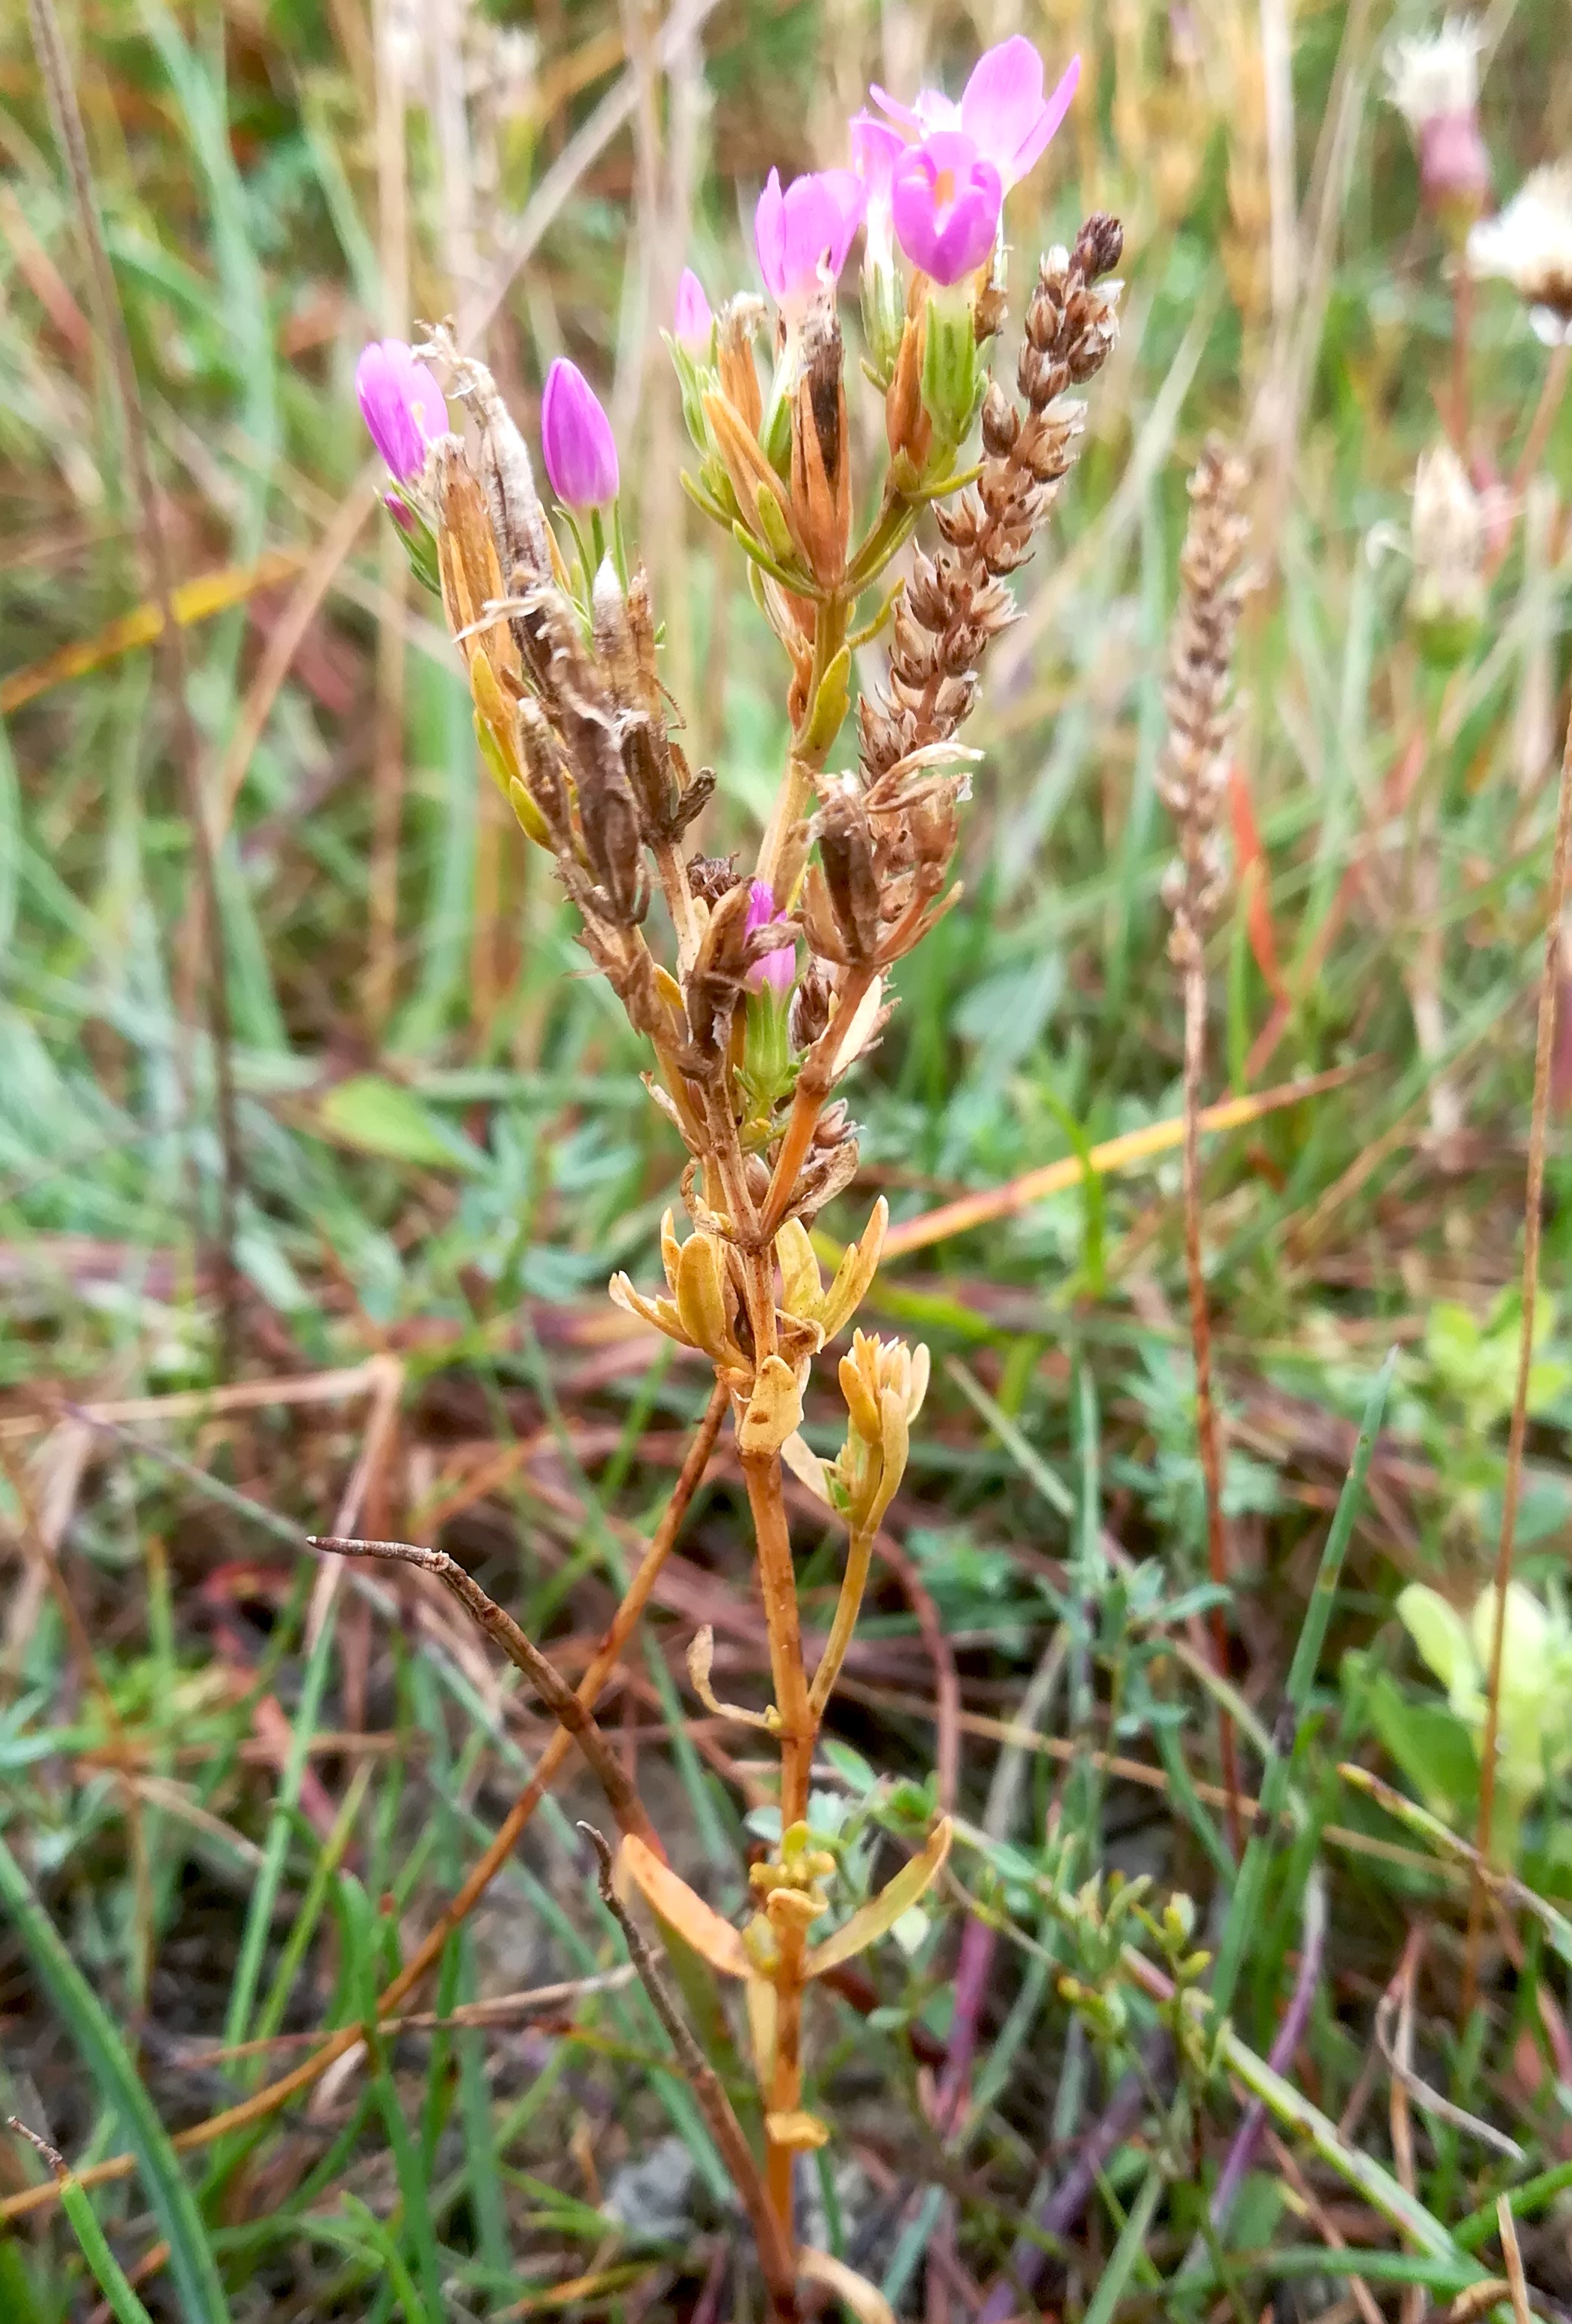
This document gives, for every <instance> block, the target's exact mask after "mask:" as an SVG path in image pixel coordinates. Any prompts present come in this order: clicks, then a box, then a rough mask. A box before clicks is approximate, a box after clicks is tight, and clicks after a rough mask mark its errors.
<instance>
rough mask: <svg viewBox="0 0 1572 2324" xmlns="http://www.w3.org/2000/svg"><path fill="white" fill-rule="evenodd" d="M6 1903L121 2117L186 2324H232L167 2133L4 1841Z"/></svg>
mask: <svg viewBox="0 0 1572 2324" xmlns="http://www.w3.org/2000/svg"><path fill="white" fill-rule="evenodd" d="M0 1904H4V1905H5V1910H6V1912H7V1914H9V1916H10V1918H11V1920H12V1922H13V1923H14V1926H15V1929H16V1932H17V1934H18V1936H20V1938H21V1939H22V1941H23V1945H24V1946H25V1948H26V1950H27V1956H28V1959H29V1960H30V1961H31V1962H32V1966H33V1969H34V1970H35V1971H36V1973H37V1975H38V1978H39V1981H40V1983H41V1984H42V1986H43V1987H44V1988H45V1990H46V1991H47V1992H48V1994H49V1997H50V1998H51V2001H52V2002H53V2004H54V2006H55V2008H56V2009H57V2010H58V2011H59V2013H60V2017H61V2018H62V2020H63V2021H64V2023H65V2024H66V2026H67V2027H68V2028H69V2033H70V2035H71V2039H72V2040H73V2042H74V2043H76V2045H77V2047H78V2049H79V2051H80V2052H81V2054H82V2056H83V2058H84V2060H85V2061H86V2062H87V2065H88V2070H89V2071H90V2072H91V2074H92V2077H93V2080H94V2081H95V2082H96V2083H97V2087H98V2089H99V2092H100V2094H101V2096H102V2097H103V2098H104V2099H105V2100H106V2103H107V2104H108V2105H109V2106H111V2107H114V2109H115V2111H116V2114H117V2115H118V2116H120V2119H121V2122H122V2125H123V2126H124V2131H125V2142H126V2144H127V2145H128V2146H129V2147H130V2149H131V2151H132V2153H134V2155H135V2157H136V2164H137V2169H138V2170H139V2172H141V2174H142V2181H143V2186H144V2187H145V2189H146V2190H147V2197H148V2201H149V2202H150V2204H151V2205H152V2207H153V2215H154V2217H155V2218H157V2220H158V2223H159V2227H160V2228H161V2229H162V2234H163V2236H164V2239H165V2241H166V2242H167V2243H168V2245H169V2247H170V2259H169V2268H170V2274H171V2278H172V2280H173V2282H174V2284H175V2288H176V2291H177V2292H178V2294H179V2296H180V2306H181V2309H182V2310H183V2311H184V2314H185V2316H186V2319H187V2324H227V2319H228V2316H229V2303H228V2301H227V2299H226V2298H225V2294H224V2286H223V2283H222V2282H221V2281H220V2280H219V2275H218V2268H217V2261H216V2260H215V2258H214V2256H213V2249H212V2246H211V2245H210V2244H209V2243H208V2234H207V2229H206V2227H204V2226H203V2223H202V2217H201V2214H200V2212H199V2210H198V2208H197V2200H196V2197H195V2196H194V2195H193V2193H192V2191H191V2189H190V2185H189V2183H188V2181H187V2180H186V2177H185V2174H184V2172H182V2171H181V2169H180V2163H179V2162H178V2161H177V2160H176V2157H175V2152H174V2149H173V2147H172V2146H171V2144H170V2139H169V2133H168V2132H167V2131H166V2130H165V2128H164V2126H163V2125H162V2122H161V2121H160V2120H159V2118H158V2115H157V2112H156V2111H155V2109H154V2107H153V2100H152V2099H151V2098H149V2096H148V2094H147V2091H146V2089H144V2087H143V2082H142V2078H141V2076H140V2075H139V2074H138V2073H137V2070H136V2068H135V2065H134V2063H133V2061H132V2058H131V2054H130V2052H128V2051H127V2049H126V2047H125V2043H124V2042H123V2041H122V2040H121V2038H120V2034H119V2032H118V2029H117V2028H116V2024H115V2022H114V2020H113V2018H111V2016H110V2015H109V2013H108V2011H107V2010H106V2008H105V2006H104V2005H103V2003H102V2002H101V2001H100V2000H99V1998H98V1997H97V1994H96V1993H95V1992H94V1990H93V1988H92V1987H91V1986H90V1985H89V1984H88V1980H87V1978H85V1977H84V1976H83V1975H82V1972H81V1970H80V1969H79V1968H78V1967H77V1965H76V1962H75V1961H74V1960H72V1959H71V1957H70V1954H69V1952H68V1951H67V1950H66V1948H65V1945H64V1943H63V1942H62V1941H61V1939H60V1932H59V1931H58V1930H57V1929H56V1927H55V1925H54V1923H53V1922H52V1921H51V1919H50V1917H49V1914H47V1913H46V1912H45V1911H44V1909H43V1906H42V1904H40V1903H39V1901H38V1898H37V1897H36V1896H35V1895H34V1894H33V1891H32V1883H31V1882H30V1881H29V1880H28V1877H27V1876H26V1874H25V1873H24V1872H23V1869H22V1867H21V1865H20V1864H18V1862H17V1861H16V1858H14V1856H13V1855H12V1853H11V1850H10V1849H8V1848H7V1847H6V1845H5V1841H4V1840H0Z"/></svg>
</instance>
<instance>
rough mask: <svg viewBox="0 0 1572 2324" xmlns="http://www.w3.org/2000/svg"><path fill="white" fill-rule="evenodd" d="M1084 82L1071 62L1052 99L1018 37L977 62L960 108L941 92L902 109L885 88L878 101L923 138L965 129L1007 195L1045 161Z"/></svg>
mask: <svg viewBox="0 0 1572 2324" xmlns="http://www.w3.org/2000/svg"><path fill="white" fill-rule="evenodd" d="M1080 77H1081V60H1080V59H1079V57H1072V58H1071V59H1070V60H1069V63H1068V65H1067V66H1066V68H1065V69H1064V71H1063V73H1062V74H1061V75H1060V76H1059V85H1058V87H1057V88H1055V89H1054V92H1053V94H1052V96H1051V97H1044V96H1043V93H1042V59H1041V58H1040V56H1039V55H1038V53H1037V51H1036V50H1035V49H1034V48H1033V47H1032V45H1031V42H1030V41H1029V40H1026V39H1025V38H1024V37H1023V36H1022V34H1021V33H1019V32H1017V33H1016V34H1015V35H1014V37H1013V39H1012V40H1008V41H1001V42H999V44H998V46H997V47H996V48H992V49H989V50H987V51H985V53H984V54H983V55H982V56H980V57H979V58H978V59H977V61H976V64H975V65H974V66H973V68H972V76H971V78H970V79H969V80H968V81H967V83H966V88H965V90H964V92H963V94H962V97H961V100H960V103H959V104H958V105H957V103H956V101H955V99H954V98H953V97H946V96H945V95H944V93H943V92H942V90H940V89H937V88H925V89H922V90H921V91H920V93H919V95H918V98H917V102H916V103H915V105H902V104H901V103H900V102H899V101H898V100H897V99H896V98H894V97H889V96H887V95H886V94H885V92H884V90H883V89H882V88H875V89H874V92H873V96H874V103H875V104H876V105H877V106H879V107H880V109H881V110H882V111H883V112H885V113H887V114H888V115H890V117H891V119H892V121H900V122H902V123H904V124H905V125H906V126H907V128H909V129H911V130H913V131H915V132H916V134H917V135H918V136H919V137H923V136H927V135H929V134H931V133H932V132H933V131H934V130H936V129H959V130H964V132H965V133H966V135H967V136H968V137H969V138H970V139H971V141H972V143H973V144H974V145H975V146H976V149H977V151H978V152H979V153H981V154H982V156H983V158H984V160H985V161H991V162H992V163H993V165H994V169H995V170H996V171H998V173H999V181H1000V183H1001V185H1002V186H1003V189H1004V191H1005V192H1006V193H1008V192H1009V190H1010V189H1011V187H1012V186H1017V185H1019V184H1020V182H1021V180H1022V178H1024V177H1025V176H1026V175H1027V173H1028V171H1031V170H1033V169H1035V167H1036V166H1037V163H1038V162H1039V161H1040V160H1041V158H1042V155H1043V153H1044V152H1045V151H1046V150H1047V147H1048V144H1049V141H1050V139H1051V137H1052V136H1053V134H1054V132H1055V131H1056V130H1057V129H1058V127H1059V124H1060V122H1061V121H1062V120H1063V119H1064V117H1065V115H1066V114H1067V113H1068V111H1069V107H1070V99H1071V98H1072V97H1074V95H1075V93H1076V86H1077V82H1078V81H1079V79H1080Z"/></svg>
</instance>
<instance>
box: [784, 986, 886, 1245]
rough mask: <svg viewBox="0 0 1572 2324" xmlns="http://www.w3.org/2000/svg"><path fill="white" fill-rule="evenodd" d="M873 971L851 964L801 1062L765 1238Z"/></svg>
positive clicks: (793, 1178) (787, 1198) (788, 1191)
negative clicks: (823, 1024)
mask: <svg viewBox="0 0 1572 2324" xmlns="http://www.w3.org/2000/svg"><path fill="white" fill-rule="evenodd" d="M874 973H875V972H874V970H873V969H872V968H854V969H849V970H848V971H847V972H846V982H845V983H844V984H843V985H842V986H841V989H840V992H839V994H838V996H837V1002H836V1012H835V1015H834V1016H833V1017H832V1018H831V1019H830V1020H829V1023H828V1025H827V1026H826V1027H825V1028H824V1031H823V1032H822V1033H821V1034H820V1035H819V1037H818V1040H817V1041H816V1042H815V1043H814V1045H813V1047H812V1048H811V1049H809V1052H808V1055H807V1056H806V1057H804V1059H803V1060H802V1065H801V1067H800V1071H799V1073H798V1075H797V1088H796V1090H795V1092H794V1093H793V1095H792V1099H791V1112H790V1113H789V1114H788V1115H787V1117H786V1128H785V1131H784V1133H783V1135H782V1137H781V1150H780V1152H779V1153H778V1154H777V1155H776V1157H775V1167H774V1169H773V1170H772V1172H771V1174H770V1191H769V1193H768V1194H766V1195H765V1197H764V1215H763V1232H764V1233H765V1235H766V1236H773V1234H774V1232H775V1230H776V1228H777V1227H778V1226H779V1225H780V1223H781V1220H782V1219H783V1218H784V1216H785V1214H786V1206H787V1204H788V1203H790V1202H791V1195H792V1191H793V1189H794V1188H795V1186H796V1185H797V1174H798V1172H799V1171H800V1169H801V1167H802V1165H803V1164H804V1162H806V1161H807V1159H808V1155H809V1148H810V1147H811V1146H812V1144H813V1133H814V1131H815V1130H817V1129H818V1117H819V1115H820V1114H821V1113H822V1112H823V1111H824V1106H825V1101H826V1099H827V1098H828V1095H829V1093H830V1091H831V1090H832V1089H833V1087H834V1086H835V1066H836V1060H837V1056H839V1054H840V1045H841V1043H842V1041H843V1040H844V1039H845V1038H846V1032H847V1029H848V1028H849V1027H850V1025H851V1021H852V1019H853V1018H854V1017H855V1014H856V1012H857V1010H859V1009H860V1008H861V1006H862V1004H863V1001H864V998H865V995H866V993H867V991H868V988H869V986H870V985H871V984H872V983H873V982H874Z"/></svg>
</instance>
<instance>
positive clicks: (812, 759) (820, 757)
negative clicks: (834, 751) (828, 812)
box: [754, 591, 852, 900]
mask: <svg viewBox="0 0 1572 2324" xmlns="http://www.w3.org/2000/svg"><path fill="white" fill-rule="evenodd" d="M851 609H852V601H851V599H850V598H849V597H847V596H846V595H844V594H843V593H841V592H839V591H837V593H836V595H834V596H830V597H825V598H822V599H821V600H820V602H819V604H818V607H817V609H816V611H815V613H814V617H813V667H812V669H810V670H809V678H808V690H807V700H806V702H805V703H804V705H803V712H802V715H803V720H804V723H805V724H806V723H807V722H808V721H809V720H810V719H811V718H812V715H813V713H814V709H815V706H816V705H817V704H818V688H819V681H820V679H821V678H823V676H824V674H825V671H826V670H827V669H828V668H829V666H830V663H831V662H832V661H833V660H834V659H835V658H836V656H837V653H839V651H840V650H841V648H842V646H843V645H844V644H845V643H846V629H847V625H848V622H849V618H850V614H851ZM834 740H835V737H834V735H833V734H827V735H826V736H825V738H824V740H823V742H820V743H818V745H816V747H815V748H814V749H812V750H810V751H809V750H805V749H804V748H803V746H802V742H801V730H799V733H796V734H793V736H792V738H791V749H790V750H789V751H788V752H787V754H786V775H785V779H784V780H783V781H782V783H781V788H780V789H779V791H777V793H776V794H775V805H774V808H773V810H772V814H771V816H770V825H769V829H768V830H767V831H766V832H765V834H764V840H763V846H762V847H761V848H760V850H759V861H758V866H757V868H756V870H755V871H754V879H755V880H763V881H767V882H768V884H769V885H770V886H771V887H773V886H774V884H775V875H776V872H777V871H778V870H779V869H780V863H781V849H782V848H783V847H784V846H785V844H786V835H787V833H788V832H789V831H790V830H791V828H792V825H794V824H797V823H800V821H801V819H802V810H803V808H804V807H806V805H807V803H808V788H809V784H810V783H811V782H812V780H813V778H814V777H815V775H817V774H818V770H819V769H820V768H821V767H822V766H823V764H824V761H825V759H826V757H827V755H828V751H829V746H830V744H831V742H833V741H834ZM782 900H784V899H782Z"/></svg>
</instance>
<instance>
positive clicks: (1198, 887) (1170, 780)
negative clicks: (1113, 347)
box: [1157, 437, 1250, 962]
mask: <svg viewBox="0 0 1572 2324" xmlns="http://www.w3.org/2000/svg"><path fill="white" fill-rule="evenodd" d="M1249 483H1250V470H1249V466H1248V465H1247V464H1246V463H1245V462H1244V460H1242V459H1241V458H1239V457H1238V456H1237V455H1236V454H1234V453H1231V452H1230V451H1229V450H1228V448H1227V447H1226V445H1225V444H1224V443H1223V442H1222V441H1221V440H1220V439H1219V438H1216V437H1213V438H1209V439H1208V441H1207V446H1206V448H1205V449H1204V451H1203V452H1202V454H1201V458H1200V462H1199V465H1198V466H1197V469H1196V472H1195V474H1194V475H1193V476H1192V477H1191V478H1190V483H1189V495H1190V521H1189V526H1188V530H1187V531H1186V534H1185V545H1184V549H1183V550H1182V552H1181V554H1180V557H1179V580H1180V585H1181V589H1182V595H1181V597H1180V601H1179V612H1178V613H1177V615H1176V617H1175V620H1174V626H1173V632H1172V638H1171V642H1170V650H1169V671H1170V675H1169V682H1168V686H1167V687H1166V689H1165V693H1164V700H1165V703H1166V705H1167V708H1168V719H1169V733H1168V742H1167V744H1166V746H1165V748H1164V751H1163V755H1162V759H1161V763H1160V765H1159V768H1158V771H1157V790H1158V796H1159V797H1160V798H1161V800H1162V802H1163V805H1164V806H1165V807H1167V808H1168V809H1169V812H1170V814H1171V815H1172V816H1173V818H1174V821H1175V823H1176V824H1177V825H1178V827H1179V860H1178V862H1176V863H1174V864H1173V865H1172V867H1171V868H1170V871H1169V874H1168V877H1167V879H1166V880H1165V881H1164V883H1163V896H1164V900H1165V901H1166V902H1167V903H1168V904H1169V906H1170V909H1171V910H1172V913H1173V936H1172V939H1171V942H1170V951H1171V952H1172V954H1173V957H1174V958H1175V960H1176V961H1180V962H1184V961H1188V959H1190V958H1191V957H1192V956H1198V954H1199V949H1200V946H1201V945H1203V944H1204V942H1205V941H1206V935H1207V928H1208V927H1209V926H1210V924H1211V922H1212V919H1213V918H1214V916H1215V915H1216V909H1217V906H1218V904H1219V903H1220V902H1221V900H1222V897H1223V889H1224V880H1225V862H1224V855H1223V842H1222V835H1221V833H1220V831H1219V828H1218V825H1219V823H1220V820H1221V816H1222V810H1223V802H1224V797H1225V791H1226V788H1227V781H1228V740H1229V733H1230V728H1231V724H1232V721H1231V717H1230V715H1229V693H1230V687H1231V679H1232V665H1233V658H1234V632H1235V631H1236V630H1237V628H1238V623H1239V609H1240V606H1241V604H1242V603H1243V601H1244V595H1245V592H1246V590H1247V589H1248V587H1249V576H1248V574H1247V573H1246V572H1245V571H1244V569H1243V566H1244V549H1245V544H1246V542H1247V541H1248V539H1249V536H1250V521H1249V519H1248V517H1247V516H1246V515H1245V514H1244V506H1243V503H1244V494H1245V492H1246V491H1247V489H1248V487H1249Z"/></svg>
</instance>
